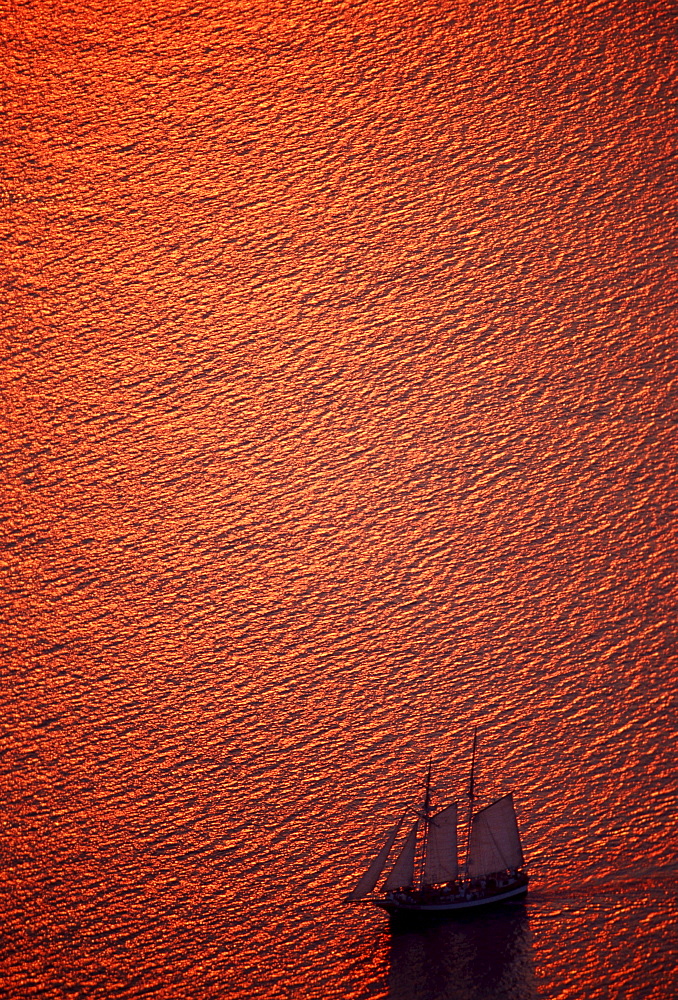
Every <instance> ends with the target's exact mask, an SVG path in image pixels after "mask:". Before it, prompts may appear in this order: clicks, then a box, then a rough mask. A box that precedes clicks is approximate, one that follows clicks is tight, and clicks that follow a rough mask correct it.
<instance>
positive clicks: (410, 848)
mask: <svg viewBox="0 0 678 1000" xmlns="http://www.w3.org/2000/svg"><path fill="white" fill-rule="evenodd" d="M418 826H419V823H418V822H417V823H415V824H414V826H413V827H412V829H411V830H410V832H409V834H408V837H407V840H406V841H405V844H404V846H403V849H402V851H401V852H400V854H399V855H398V857H397V858H396V863H395V864H394V866H393V868H392V869H391V873H390V875H389V876H388V878H387V879H386V881H385V882H384V889H401V888H405V887H409V886H411V885H412V883H413V881H414V851H415V848H416V846H417V828H418Z"/></svg>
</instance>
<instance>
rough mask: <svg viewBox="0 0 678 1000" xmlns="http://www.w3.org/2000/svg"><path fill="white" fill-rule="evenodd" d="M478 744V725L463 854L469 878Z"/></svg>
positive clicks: (475, 728) (474, 740)
mask: <svg viewBox="0 0 678 1000" xmlns="http://www.w3.org/2000/svg"><path fill="white" fill-rule="evenodd" d="M477 745H478V727H477V726H474V727H473V749H472V750H471V777H470V778H469V783H468V827H467V831H466V854H465V856H464V875H465V877H466V878H469V856H470V853H471V828H472V826H473V806H474V804H475V800H476V794H475V770H476V747H477Z"/></svg>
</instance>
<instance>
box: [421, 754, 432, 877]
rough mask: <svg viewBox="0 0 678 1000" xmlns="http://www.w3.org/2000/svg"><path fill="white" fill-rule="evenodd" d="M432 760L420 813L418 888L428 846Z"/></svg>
mask: <svg viewBox="0 0 678 1000" xmlns="http://www.w3.org/2000/svg"><path fill="white" fill-rule="evenodd" d="M432 764H433V761H432V759H429V762H428V773H427V774H426V791H425V792H424V805H423V807H422V811H421V813H420V815H421V818H422V819H423V821H424V835H423V838H422V844H421V871H420V875H419V888H420V889H421V887H422V886H423V884H424V872H425V871H426V848H427V846H428V828H429V824H430V822H431V767H432Z"/></svg>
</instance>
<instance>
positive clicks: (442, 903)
mask: <svg viewBox="0 0 678 1000" xmlns="http://www.w3.org/2000/svg"><path fill="white" fill-rule="evenodd" d="M526 894H527V876H526V875H524V876H523V877H522V878H520V879H518V880H516V881H515V882H514V883H512V884H511V885H508V886H505V887H502V888H498V889H492V890H484V891H480V892H477V893H474V894H473V896H474V897H475V898H470V899H449V900H446V899H443V898H441V897H439V898H435V897H434V898H432V899H430V900H418V899H417V898H416V895H415V896H413V897H412V898H410V899H396V898H394V897H393V896H391V897H385V898H384V899H373V900H371V902H372V903H374V905H375V906H378V907H379V908H380V909H382V910H386V912H387V913H389V914H390V915H391V916H398V917H407V916H412V917H420V916H454V914H455V913H459V914H466V913H469V912H472V911H476V910H480V909H483V908H487V907H490V906H496V905H497V904H500V903H504V902H517V901H518V900H520V899H523V898H524V897H525V895H526Z"/></svg>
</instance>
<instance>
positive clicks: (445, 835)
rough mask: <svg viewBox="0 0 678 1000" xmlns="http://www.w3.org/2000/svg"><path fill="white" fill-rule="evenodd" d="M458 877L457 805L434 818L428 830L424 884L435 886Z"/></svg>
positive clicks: (442, 811)
mask: <svg viewBox="0 0 678 1000" xmlns="http://www.w3.org/2000/svg"><path fill="white" fill-rule="evenodd" d="M456 877H457V803H456V802H454V803H453V804H452V805H451V806H448V807H447V808H446V809H441V811H440V812H439V813H438V814H437V815H436V816H433V817H432V819H431V822H430V823H429V828H428V840H427V842H426V863H425V865H424V882H425V883H426V885H435V884H437V883H439V882H450V881H452V879H455V878H456Z"/></svg>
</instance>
